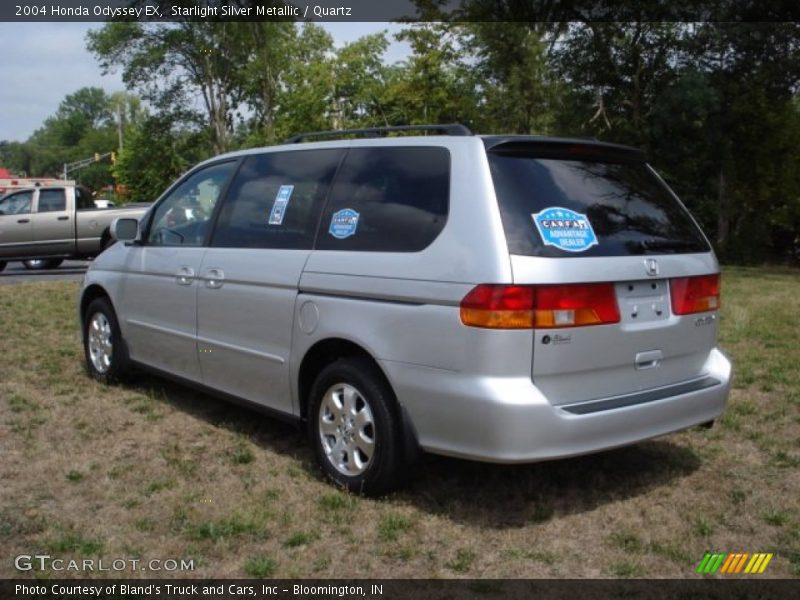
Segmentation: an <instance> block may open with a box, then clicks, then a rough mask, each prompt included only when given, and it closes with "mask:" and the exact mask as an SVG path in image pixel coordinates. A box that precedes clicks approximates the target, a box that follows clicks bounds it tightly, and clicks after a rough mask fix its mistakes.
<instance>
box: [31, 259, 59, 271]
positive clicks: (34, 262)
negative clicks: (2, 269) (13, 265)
mask: <svg viewBox="0 0 800 600" xmlns="http://www.w3.org/2000/svg"><path fill="white" fill-rule="evenodd" d="M62 262H64V259H63V258H32V259H31V260H23V261H22V264H23V265H25V268H26V269H30V270H31V271H43V270H45V269H56V268H58V267H59V265H61V263H62Z"/></svg>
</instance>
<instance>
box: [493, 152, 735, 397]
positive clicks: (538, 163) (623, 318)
mask: <svg viewBox="0 0 800 600" xmlns="http://www.w3.org/2000/svg"><path fill="white" fill-rule="evenodd" d="M485 143H486V146H487V155H488V159H489V165H490V168H491V173H492V178H493V181H494V185H495V191H496V195H497V200H498V205H499V208H500V212H501V216H502V221H503V226H504V229H505V234H506V239H507V242H508V247H509V251H510V254H511V262H512V270H513V277H514V284H515V285H522V286H530V287H532V288H533V295H532V298H533V300H532V302H534V305H535V306H534V308H535V314H536V320H535V325H534V330H533V333H534V335H533V345H534V348H533V364H532V371H531V374H532V378H533V381H534V382H535V383H536V385H537V387H538V388H539V389H540V390H541V391H542V392H543V393H544V394H545V395H546V396H547V397H548V399H549V400H550V402H551V403H552V404H554V405H565V404H572V403H580V402H584V401H588V400H595V399H601V398H613V397H618V396H625V395H631V394H636V393H637V392H642V391H644V390H654V389H658V388H663V387H666V386H673V385H678V386H679V387H677V388H676V393H677V391H678V390H687V389H691V386H692V385H694V383H692V382H695V383H696V384H697V385H698V386H705V385H708V381H707V380H705V379H704V376H705V375H706V363H707V361H708V359H709V354H710V352H711V350H712V349H713V348H714V346H715V343H716V330H717V321H718V316H717V308H718V302H719V279H718V275H717V273H718V265H717V262H716V259H715V258H714V255H713V253H712V251H711V248H710V246H709V244H708V241H707V240H706V239H705V237H704V236H703V234H702V232H701V231H700V229H699V227H698V226H697V224H696V223H695V221H694V220H693V219H692V217H691V216H690V214H689V213H688V211H687V210H686V208H685V207H684V206H683V205H682V204H681V202H680V201H679V200H678V199H677V197H676V196H675V195H674V194H673V193H672V192H671V191H670V190H669V188H668V187H667V186H666V184H665V183H664V182H663V181H662V180H661V179H660V178H659V177H658V175H657V174H656V173H655V171H653V169H652V168H651V167H650V166H649V165H648V164H647V163H646V162H645V160H644V156H643V155H642V154H641V153H639V152H638V151H636V150H633V149H629V148H625V147H621V146H615V145H609V144H599V143H591V142H582V141H564V140H537V139H518V138H510V139H505V140H503V139H496V138H486V140H485ZM687 385H688V388H687ZM643 397H644V396H643ZM649 397H652V396H649Z"/></svg>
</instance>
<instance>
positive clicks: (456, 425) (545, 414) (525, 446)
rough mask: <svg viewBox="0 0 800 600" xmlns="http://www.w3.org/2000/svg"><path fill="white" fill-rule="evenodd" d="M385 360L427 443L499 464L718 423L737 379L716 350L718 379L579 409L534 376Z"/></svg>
mask: <svg viewBox="0 0 800 600" xmlns="http://www.w3.org/2000/svg"><path fill="white" fill-rule="evenodd" d="M382 366H383V368H384V369H385V371H386V373H387V375H388V377H389V379H390V381H391V383H392V385H393V387H394V389H395V392H396V393H397V396H398V399H399V400H400V402H401V403H402V404H403V406H404V407H405V409H406V411H407V413H408V415H409V417H410V419H411V421H412V423H413V425H414V428H415V430H416V434H417V439H418V440H419V443H420V446H421V447H422V448H424V449H425V450H427V451H429V452H433V453H437V454H446V455H451V456H459V457H464V458H470V459H474V460H482V461H488V462H501V463H517V462H534V461H538V460H546V459H551V458H561V457H567V456H575V455H579V454H588V453H591V452H597V451H600V450H606V449H610V448H615V447H618V446H625V445H629V444H634V443H636V442H640V441H643V440H647V439H650V438H654V437H658V436H661V435H664V434H667V433H671V432H674V431H679V430H681V429H686V428H689V427H693V426H695V425H699V424H701V423H706V422H708V421H712V420H714V419H716V418H717V417H719V416H720V414H722V411H723V410H724V408H725V403H726V401H727V398H728V393H729V391H730V380H731V363H730V361H729V360H728V359H727V358H726V357H725V355H724V354H723V353H722V352H721V351H720V350H718V349H714V350H712V352H711V353H710V354H709V358H708V362H707V364H706V373H707V377H709V378H712V379H713V380H716V381H717V382H718V383H715V384H709V385H705V386H699V389H694V390H693V391H689V392H685V393H680V392H681V391H682V390H685V389H687V388H676V391H677V392H678V393H676V394H674V395H669V396H667V397H664V395H663V394H658V393H656V394H653V398H655V399H651V400H649V401H645V402H639V403H636V404H632V405H627V406H619V407H615V408H609V409H604V410H594V411H593V412H589V413H587V414H576V413H575V412H574V411H575V406H576V405H570V406H561V407H559V406H553V405H551V404H550V403H549V402H548V400H547V398H546V397H545V396H544V395H543V394H542V393H541V391H539V389H538V388H537V387H536V386H535V385H534V383H533V382H532V381H531V379H530V378H529V377H516V378H508V377H506V378H493V377H486V376H475V375H467V374H464V373H457V372H453V371H444V370H438V369H429V368H425V367H420V366H417V365H410V364H407V363H397V362H391V361H384V362H382ZM687 387H688V388H689V389H691V387H692V386H687ZM695 387H698V386H695ZM607 400H614V399H607ZM623 404H624V403H623ZM608 406H614V403H613V402H610V403H609V404H608ZM571 411H572V412H571Z"/></svg>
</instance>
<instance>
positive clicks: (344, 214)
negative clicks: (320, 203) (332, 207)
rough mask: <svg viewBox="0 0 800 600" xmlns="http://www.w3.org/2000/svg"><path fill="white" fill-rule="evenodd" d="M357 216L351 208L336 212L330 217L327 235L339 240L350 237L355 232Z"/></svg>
mask: <svg viewBox="0 0 800 600" xmlns="http://www.w3.org/2000/svg"><path fill="white" fill-rule="evenodd" d="M359 216H360V215H359V214H358V213H357V212H356V211H354V210H353V209H352V208H343V209H342V210H339V211H336V212H335V213H333V216H332V217H331V226H330V227H329V228H328V233H330V234H331V235H332V236H333V237H335V238H337V239H340V240H343V239H345V238H348V237H350V236H351V235H353V234H354V233H355V232H356V228H357V227H358V217H359Z"/></svg>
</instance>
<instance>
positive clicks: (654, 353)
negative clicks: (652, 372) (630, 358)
mask: <svg viewBox="0 0 800 600" xmlns="http://www.w3.org/2000/svg"><path fill="white" fill-rule="evenodd" d="M662 358H664V353H663V352H661V350H648V351H647V352H637V353H636V360H635V363H634V364H635V365H636V369H637V370H639V371H641V370H642V369H653V368H655V367H657V366H658V365H660V364H661V359H662Z"/></svg>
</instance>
